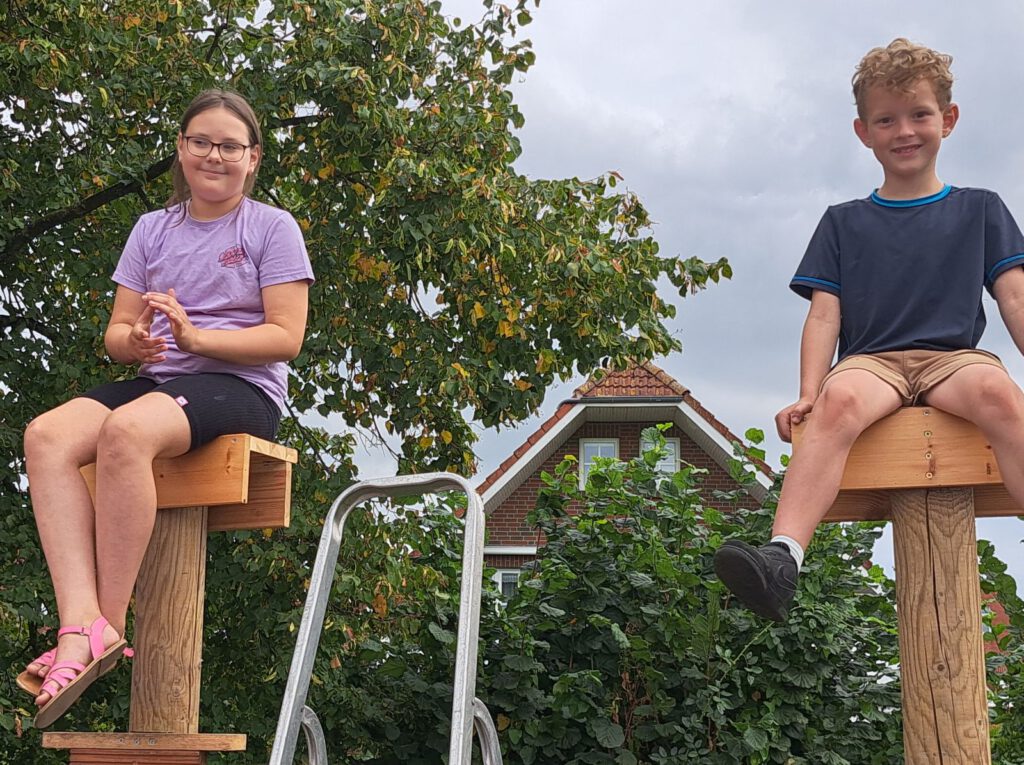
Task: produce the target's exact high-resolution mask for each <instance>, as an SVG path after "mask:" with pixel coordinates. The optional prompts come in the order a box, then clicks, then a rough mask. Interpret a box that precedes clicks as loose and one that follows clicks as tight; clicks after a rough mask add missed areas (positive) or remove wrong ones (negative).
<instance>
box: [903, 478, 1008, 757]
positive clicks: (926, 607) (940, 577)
mask: <svg viewBox="0 0 1024 765" xmlns="http://www.w3.org/2000/svg"><path fill="white" fill-rule="evenodd" d="M892 502H893V541H894V545H895V551H896V603H897V616H898V618H899V629H900V680H901V684H902V692H903V745H904V749H905V751H906V760H905V762H906V764H907V765H947V764H948V763H964V764H965V765H966V764H967V763H970V764H971V765H990V764H991V762H992V760H991V756H990V752H989V750H990V746H989V730H988V700H987V697H986V688H985V647H984V644H983V641H982V632H981V625H980V614H981V594H980V593H981V590H980V588H979V587H978V553H977V545H976V543H975V532H974V497H973V492H972V491H971V489H937V490H931V491H928V490H926V489H915V490H908V491H897V492H894V493H893V498H892Z"/></svg>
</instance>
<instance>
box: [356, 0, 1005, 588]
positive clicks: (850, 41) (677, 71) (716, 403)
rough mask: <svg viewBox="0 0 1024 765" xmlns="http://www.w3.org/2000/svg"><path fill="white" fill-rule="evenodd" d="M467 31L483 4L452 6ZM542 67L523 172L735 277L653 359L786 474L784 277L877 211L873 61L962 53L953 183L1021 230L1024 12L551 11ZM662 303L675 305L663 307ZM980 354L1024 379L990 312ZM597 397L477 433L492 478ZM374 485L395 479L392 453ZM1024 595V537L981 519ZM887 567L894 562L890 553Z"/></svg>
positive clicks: (534, 33) (921, 6) (597, 0)
mask: <svg viewBox="0 0 1024 765" xmlns="http://www.w3.org/2000/svg"><path fill="white" fill-rule="evenodd" d="M444 7H445V10H446V12H450V13H451V14H452V15H453V16H458V17H460V18H462V19H463V20H464V21H475V20H477V19H479V18H480V17H481V15H482V8H481V5H480V3H479V2H478V0H444ZM524 36H526V37H529V38H530V39H531V40H532V41H533V44H534V50H535V52H536V54H537V63H536V65H535V66H534V67H533V69H531V70H530V71H529V72H528V73H527V74H526V75H525V76H524V77H523V78H522V79H521V80H520V81H519V82H517V83H516V84H515V86H514V90H515V93H516V97H517V101H518V103H519V105H520V108H521V109H522V111H523V113H524V115H525V117H526V126H525V128H524V129H523V130H522V131H521V134H520V137H521V139H522V144H523V149H524V151H523V156H522V158H521V159H520V161H519V163H518V169H519V170H520V171H521V172H523V173H525V174H527V175H530V176H533V177H538V178H539V177H547V178H553V177H566V176H578V177H580V178H590V177H594V176H596V175H598V174H600V173H602V172H604V171H607V170H616V171H618V172H619V173H621V174H622V175H623V176H624V177H625V179H626V184H627V185H628V187H629V188H630V189H631V190H632V191H635V192H636V193H637V194H638V195H639V196H640V197H641V199H642V200H643V202H644V204H645V205H646V206H647V208H648V210H649V211H650V213H651V217H652V218H653V219H654V220H655V221H656V222H657V223H656V226H655V228H654V235H655V236H656V238H657V239H658V241H659V243H660V245H661V251H662V253H664V254H667V255H679V256H682V257H689V256H691V255H696V256H699V257H702V258H704V259H705V260H715V259H717V258H719V257H722V256H725V257H727V258H728V259H729V261H730V262H731V263H732V266H733V269H734V270H735V276H734V278H733V279H732V280H731V281H730V282H727V283H725V284H723V285H719V286H714V287H712V288H711V289H709V290H708V291H707V292H704V293H702V294H700V295H697V296H696V297H691V298H687V299H686V300H685V301H678V306H679V315H678V317H677V319H676V320H675V321H674V323H673V324H672V329H673V331H674V332H675V333H676V335H677V336H678V337H679V338H680V340H681V341H682V343H683V348H684V350H683V352H682V353H680V354H675V355H673V356H671V357H669V358H661V359H656V360H655V363H657V364H658V365H659V366H661V367H662V368H664V369H665V370H666V371H667V372H669V373H670V374H671V375H673V376H674V377H675V378H676V379H677V380H679V381H680V382H681V383H682V384H683V385H685V386H687V387H689V388H690V389H691V391H692V392H693V394H694V396H696V397H697V398H698V399H699V400H700V401H701V402H703V403H704V404H705V405H706V406H707V407H708V408H709V409H710V410H711V411H712V412H714V413H715V414H716V415H717V416H718V417H719V419H721V420H722V421H724V422H725V423H726V424H727V425H728V426H729V427H730V428H732V430H733V431H734V432H737V433H742V432H743V431H744V430H746V429H747V428H749V427H757V428H761V429H763V430H764V431H765V432H766V435H768V436H769V442H768V450H769V456H770V458H771V461H772V462H773V464H778V455H779V454H780V453H782V452H784V451H787V449H786V448H785V446H786V445H784V444H782V443H781V442H780V441H779V440H778V439H777V438H776V437H775V434H774V426H773V424H772V421H773V420H772V418H773V416H774V414H775V412H776V411H778V410H779V409H781V408H782V407H783V406H785V405H786V404H789V403H791V402H792V401H793V400H795V399H796V397H797V385H798V361H799V358H798V350H799V349H798V344H799V334H800V330H801V327H802V324H803V319H804V315H805V313H806V308H807V304H806V303H805V302H804V301H803V300H802V299H800V298H799V297H797V296H796V295H795V294H793V293H792V292H791V291H790V290H789V289H788V282H789V278H790V276H791V275H792V273H793V270H794V268H795V267H796V264H797V262H798V260H799V258H800V256H801V255H802V253H803V251H804V248H805V247H806V244H807V240H808V238H809V237H810V235H811V233H812V232H813V230H814V227H815V225H816V224H817V222H818V219H819V218H820V217H821V214H822V213H823V212H824V210H825V207H826V206H827V205H829V204H834V203H837V202H840V201H845V200H847V199H851V198H855V197H863V196H866V195H867V194H868V193H870V191H871V190H872V189H873V188H875V187H877V186H878V185H879V184H880V183H881V174H880V170H879V168H878V165H877V164H876V162H875V161H874V159H873V157H872V155H871V153H870V152H869V151H868V150H866V149H864V148H863V147H862V146H861V144H860V143H859V141H857V139H856V137H855V136H854V134H853V130H852V127H851V123H852V120H853V117H854V116H855V115H854V108H853V104H852V96H851V94H850V77H851V75H852V74H853V69H854V67H855V65H856V63H857V61H858V60H859V59H860V57H861V56H862V55H863V54H864V53H865V52H866V51H867V50H868V49H869V48H871V47H874V46H877V45H885V44H887V43H888V42H889V41H890V40H892V39H893V38H894V37H898V36H904V37H909V38H910V39H912V40H915V41H919V42H924V43H926V44H928V45H930V46H931V47H933V48H936V49H938V50H940V51H943V52H946V53H950V54H952V55H953V57H954V62H953V73H954V75H955V77H956V83H955V85H954V100H955V101H956V102H957V103H959V104H960V107H961V118H960V122H959V124H958V126H957V128H956V130H955V132H954V133H953V135H952V136H951V137H950V138H949V139H948V140H947V141H946V142H945V144H944V146H943V149H942V152H941V154H940V157H939V175H940V177H941V178H942V179H943V180H944V181H946V182H948V183H952V184H954V185H958V186H983V187H986V188H991V189H994V190H995V191H997V192H998V193H999V194H1000V195H1001V196H1002V197H1003V199H1004V200H1005V201H1006V203H1007V205H1008V206H1009V208H1010V209H1011V211H1013V212H1014V213H1015V215H1016V216H1017V218H1018V220H1019V221H1020V222H1021V223H1022V224H1024V131H1022V130H1021V125H1022V124H1024V120H1022V119H1021V112H1022V111H1024V108H1022V107H1021V106H1020V101H1019V99H1020V94H1021V93H1024V66H1022V65H1021V63H1020V53H1019V51H1020V49H1021V44H1022V43H1024V5H1021V4H1020V3H1018V2H1011V1H1010V0H990V1H989V2H986V3H985V4H983V5H977V4H968V3H936V2H927V3H926V2H921V1H920V0H908V1H905V2H902V3H898V4H897V3H888V2H885V3H883V2H880V1H879V0H864V1H863V2H859V3H840V2H810V0H804V1H803V2H788V3H764V2H758V1H755V0H728V1H727V2H718V3H683V2H669V1H668V0H660V1H659V0H630V2H628V3H625V2H611V0H557V1H556V0H545V2H543V3H542V5H541V6H540V8H539V9H536V10H535V11H534V21H533V23H532V24H530V25H529V26H528V27H526V28H525V30H524ZM666 297H667V295H666ZM986 301H987V302H986V311H987V313H988V315H989V321H990V323H989V329H988V331H987V332H986V335H985V337H984V339H983V341H982V347H984V348H986V349H988V350H991V351H993V352H994V353H996V354H998V355H999V356H1001V357H1002V358H1003V360H1004V362H1005V363H1006V365H1007V367H1008V368H1009V370H1010V372H1011V374H1012V375H1013V376H1014V377H1015V379H1017V380H1018V381H1024V358H1022V356H1021V354H1020V352H1019V351H1018V350H1017V349H1016V348H1014V346H1013V344H1012V342H1011V341H1010V340H1009V337H1008V335H1007V333H1006V331H1005V329H1004V328H1003V326H1002V323H1001V321H1000V320H999V316H998V313H997V311H996V307H995V304H994V303H992V302H991V301H990V300H988V299H987V298H986ZM581 382H582V379H580V380H574V381H571V382H569V383H566V384H564V385H562V386H558V387H556V388H553V389H552V390H551V391H550V393H549V394H548V397H547V400H546V401H545V404H544V407H543V409H542V411H541V412H540V413H539V415H538V416H537V417H535V418H533V419H531V420H529V421H527V422H525V423H523V424H522V425H521V426H520V428H519V429H518V430H514V431H509V430H503V431H502V432H500V433H495V432H492V431H482V432H481V442H480V444H479V449H478V452H479V454H480V457H481V470H480V474H479V476H480V477H483V476H485V475H487V474H488V473H489V472H490V471H491V470H493V469H494V468H495V467H497V465H498V464H499V463H500V462H501V460H503V459H504V458H505V457H507V456H508V454H509V453H510V452H511V451H512V450H513V449H514V448H515V447H516V446H518V445H519V444H520V443H521V442H522V440H523V439H525V437H526V436H527V435H528V434H529V433H531V432H532V431H533V430H534V429H535V428H536V427H537V425H538V424H539V422H541V421H542V420H543V419H545V418H546V417H548V416H550V414H551V413H552V412H553V411H554V409H555V408H556V407H557V405H558V403H559V402H560V401H561V400H563V399H565V398H568V397H570V396H571V395H572V391H573V389H574V388H575V387H576V386H578V385H579V384H580V383H581ZM359 461H360V464H361V466H362V474H363V475H364V476H369V475H380V474H389V473H393V472H394V463H393V462H391V463H390V464H389V461H388V460H387V459H386V458H385V457H383V456H382V455H381V454H379V453H372V452H368V453H365V454H363V455H361V456H360V460H359ZM978 526H979V532H978V533H979V536H981V537H985V538H989V539H993V540H994V541H995V542H996V545H997V549H998V551H999V554H1000V556H1001V557H1002V558H1003V560H1005V561H1007V562H1008V563H1010V565H1011V573H1013V574H1014V575H1015V576H1016V578H1017V580H1018V581H1019V582H1022V583H1024V546H1022V544H1021V537H1024V523H1021V522H1020V521H1018V520H1016V519H1005V520H1003V519H1000V520H983V521H979V524H978ZM876 554H877V558H878V560H880V561H882V562H883V563H885V564H887V565H888V564H889V562H890V561H891V559H892V552H891V541H889V540H888V539H886V540H883V542H882V543H880V546H879V549H878V550H877V551H876Z"/></svg>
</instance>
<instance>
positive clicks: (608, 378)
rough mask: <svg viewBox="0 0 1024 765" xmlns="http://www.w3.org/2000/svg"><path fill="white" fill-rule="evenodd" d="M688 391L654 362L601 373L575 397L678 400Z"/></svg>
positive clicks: (600, 371)
mask: <svg viewBox="0 0 1024 765" xmlns="http://www.w3.org/2000/svg"><path fill="white" fill-rule="evenodd" d="M687 393H688V391H687V390H686V388H684V387H683V386H682V385H680V384H679V383H678V382H676V381H675V380H674V379H672V377H671V376H670V375H669V374H668V373H666V372H665V371H664V370H662V369H660V368H658V367H656V366H654V364H652V363H651V362H649V361H648V362H647V363H646V364H641V365H640V366H636V365H634V364H630V365H629V366H628V367H626V368H625V369H613V370H610V371H609V370H598V371H597V372H595V373H594V374H593V375H591V376H590V379H589V380H587V381H586V382H585V383H583V385H581V386H580V387H578V388H577V389H576V390H575V391H574V392H573V396H574V397H576V398H598V397H602V396H609V397H610V396H630V397H648V396H650V397H658V398H664V397H675V396H685V395H686V394H687Z"/></svg>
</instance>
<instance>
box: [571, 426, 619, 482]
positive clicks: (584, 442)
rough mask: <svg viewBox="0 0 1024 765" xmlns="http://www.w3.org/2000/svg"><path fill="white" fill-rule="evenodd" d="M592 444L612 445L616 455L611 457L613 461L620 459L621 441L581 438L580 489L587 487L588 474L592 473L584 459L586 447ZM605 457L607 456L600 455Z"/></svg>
mask: <svg viewBox="0 0 1024 765" xmlns="http://www.w3.org/2000/svg"><path fill="white" fill-rule="evenodd" d="M590 444H611V446H612V449H613V450H614V451H615V453H614V454H613V455H612V456H611V459H616V460H617V459H618V458H619V454H620V452H619V439H617V438H581V439H580V488H581V489H582V488H585V487H586V485H587V474H588V473H589V472H590V467H589V466H588V463H587V462H586V459H585V458H584V452H585V451H586V447H587V446H588V445H590ZM599 456H602V457H603V456H605V455H599Z"/></svg>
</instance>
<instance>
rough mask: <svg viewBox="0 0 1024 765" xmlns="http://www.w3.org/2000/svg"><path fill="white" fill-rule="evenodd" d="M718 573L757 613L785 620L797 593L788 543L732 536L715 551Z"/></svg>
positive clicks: (793, 564) (727, 585) (778, 620)
mask: <svg viewBox="0 0 1024 765" xmlns="http://www.w3.org/2000/svg"><path fill="white" fill-rule="evenodd" d="M715 573H716V574H718V578H719V579H721V580H722V583H723V584H724V585H725V586H726V587H728V588H729V589H730V590H731V591H732V593H733V594H734V595H735V596H736V597H737V598H739V599H740V600H741V601H743V602H744V603H745V604H746V605H747V606H748V607H749V608H750V610H751V611H753V612H754V613H755V614H757V615H758V616H763V617H764V618H765V619H771V620H772V621H776V622H781V621H785V619H786V614H787V613H788V612H789V606H790V604H791V603H792V602H793V596H794V595H795V594H796V561H795V560H793V555H792V554H791V553H790V552H789V548H788V547H786V545H784V544H782V543H781V542H771V543H769V544H766V545H762V546H761V547H751V546H750V545H748V544H747V543H746V542H740V541H737V540H735V539H730V540H729V541H728V542H726V543H725V544H723V545H722V546H721V547H720V548H718V551H717V552H716V553H715Z"/></svg>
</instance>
